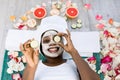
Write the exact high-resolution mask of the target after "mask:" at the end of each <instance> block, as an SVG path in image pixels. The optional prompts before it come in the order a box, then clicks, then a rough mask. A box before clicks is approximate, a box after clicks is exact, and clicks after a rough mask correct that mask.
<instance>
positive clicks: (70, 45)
mask: <svg viewBox="0 0 120 80" xmlns="http://www.w3.org/2000/svg"><path fill="white" fill-rule="evenodd" d="M66 31H67V34H66V33H58V36H63V37H65V39H66V41H67V43H66V44H65V45H64V44H63V43H61V42H60V43H58V44H59V45H60V46H61V47H62V48H63V49H64V50H65V51H66V52H68V53H70V54H72V53H74V52H76V49H75V48H74V45H73V43H72V40H71V35H70V32H69V31H68V30H66Z"/></svg>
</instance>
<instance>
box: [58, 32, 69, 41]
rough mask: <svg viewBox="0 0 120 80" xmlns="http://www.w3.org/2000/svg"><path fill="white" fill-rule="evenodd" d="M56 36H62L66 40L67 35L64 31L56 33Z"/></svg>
mask: <svg viewBox="0 0 120 80" xmlns="http://www.w3.org/2000/svg"><path fill="white" fill-rule="evenodd" d="M57 35H58V36H64V37H65V39H66V40H68V35H67V34H66V33H58V34H57Z"/></svg>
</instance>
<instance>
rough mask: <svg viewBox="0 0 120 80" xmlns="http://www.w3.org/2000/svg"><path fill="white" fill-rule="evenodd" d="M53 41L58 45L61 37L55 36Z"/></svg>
mask: <svg viewBox="0 0 120 80" xmlns="http://www.w3.org/2000/svg"><path fill="white" fill-rule="evenodd" d="M53 40H54V41H55V42H56V43H58V42H60V41H61V37H60V36H58V35H55V36H54V38H53Z"/></svg>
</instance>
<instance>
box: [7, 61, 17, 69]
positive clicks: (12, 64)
mask: <svg viewBox="0 0 120 80" xmlns="http://www.w3.org/2000/svg"><path fill="white" fill-rule="evenodd" d="M15 64H16V61H15V60H14V59H11V60H10V61H9V62H7V65H8V67H9V68H11V69H13V66H14V65H15Z"/></svg>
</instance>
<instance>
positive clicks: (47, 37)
mask: <svg viewBox="0 0 120 80" xmlns="http://www.w3.org/2000/svg"><path fill="white" fill-rule="evenodd" d="M56 34H57V32H56V31H52V30H51V31H47V32H45V34H44V35H43V37H42V49H43V53H44V54H45V55H46V56H48V57H57V56H59V55H60V54H61V53H62V52H63V48H62V47H60V46H59V45H57V44H56V43H55V41H54V40H53V37H54V35H56Z"/></svg>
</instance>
